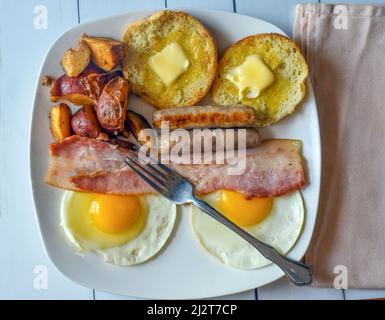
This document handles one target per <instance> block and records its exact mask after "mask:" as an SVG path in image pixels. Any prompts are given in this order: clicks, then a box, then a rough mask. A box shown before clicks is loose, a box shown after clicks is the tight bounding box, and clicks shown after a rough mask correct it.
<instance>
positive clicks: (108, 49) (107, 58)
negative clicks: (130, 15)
mask: <svg viewBox="0 0 385 320" xmlns="http://www.w3.org/2000/svg"><path fill="white" fill-rule="evenodd" d="M80 40H83V41H85V42H86V43H87V44H88V46H89V48H90V49H91V58H92V61H93V62H94V64H95V65H97V66H98V67H99V68H102V69H103V70H105V71H111V70H113V69H115V68H116V67H117V66H118V65H119V64H120V62H121V60H122V59H123V56H124V44H123V43H122V42H120V41H117V40H114V39H111V38H104V37H91V36H88V35H86V34H83V35H82V36H81V37H80Z"/></svg>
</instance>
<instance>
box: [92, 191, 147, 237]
mask: <svg viewBox="0 0 385 320" xmlns="http://www.w3.org/2000/svg"><path fill="white" fill-rule="evenodd" d="M89 213H90V215H91V221H92V222H93V224H94V225H95V226H96V227H97V228H98V229H99V230H100V231H103V232H105V233H109V234H119V233H122V232H124V231H126V230H127V229H129V228H130V227H131V226H132V225H133V224H134V223H135V221H136V220H137V219H138V217H139V215H140V203H139V200H138V198H137V197H135V196H116V195H101V196H99V197H96V198H95V199H94V200H93V201H92V202H91V205H90V209H89Z"/></svg>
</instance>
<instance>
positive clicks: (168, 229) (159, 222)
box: [61, 191, 176, 266]
mask: <svg viewBox="0 0 385 320" xmlns="http://www.w3.org/2000/svg"><path fill="white" fill-rule="evenodd" d="M71 194H72V191H67V192H66V193H65V195H64V197H63V200H62V205H61V225H62V227H63V230H64V233H65V235H66V237H67V239H68V240H69V241H70V242H71V243H72V244H73V245H74V246H75V247H76V248H77V250H78V252H80V253H82V252H88V251H90V252H97V253H99V254H100V255H102V256H103V257H104V260H105V261H106V262H108V263H111V264H114V265H118V266H129V265H134V264H139V263H142V262H145V261H147V260H149V259H150V258H152V257H153V256H155V255H156V254H157V253H158V252H159V251H160V250H161V248H162V247H163V246H164V245H165V244H166V242H167V240H168V238H169V237H170V236H171V233H172V230H173V227H174V224H175V220H176V205H175V204H174V203H173V202H171V201H169V200H167V199H166V198H164V197H162V196H160V195H145V196H143V197H144V199H145V201H146V204H147V219H146V224H145V226H144V227H143V229H142V230H141V231H140V233H139V234H138V235H137V236H136V237H135V238H133V239H131V240H130V241H128V242H127V243H125V244H123V245H120V246H116V247H112V248H104V249H100V248H97V249H95V244H92V243H88V242H86V241H82V240H80V239H77V237H76V236H75V235H74V233H73V231H72V230H71V228H70V226H69V224H68V223H67V218H66V217H67V215H66V212H67V211H66V210H67V204H68V201H69V199H70V197H71Z"/></svg>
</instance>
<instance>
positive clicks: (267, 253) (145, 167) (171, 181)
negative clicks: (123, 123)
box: [124, 150, 312, 286]
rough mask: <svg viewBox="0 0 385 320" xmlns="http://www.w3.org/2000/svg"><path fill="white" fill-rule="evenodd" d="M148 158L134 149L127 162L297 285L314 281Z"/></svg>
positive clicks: (302, 266)
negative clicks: (226, 230)
mask: <svg viewBox="0 0 385 320" xmlns="http://www.w3.org/2000/svg"><path fill="white" fill-rule="evenodd" d="M136 151H138V150H136ZM139 152H140V151H139ZM147 159H149V157H147ZM149 160H150V161H151V163H150V162H148V163H142V162H143V161H141V160H140V159H139V157H138V154H137V153H136V152H135V151H133V150H130V156H127V157H126V158H125V160H124V162H125V163H126V164H127V165H128V166H129V167H130V168H131V169H132V170H134V171H135V172H136V173H137V174H138V175H139V176H141V177H142V178H143V179H144V181H146V182H147V183H148V184H149V185H150V186H151V187H152V188H154V190H156V191H157V192H159V193H160V194H161V195H163V196H164V197H166V198H167V199H169V200H171V201H173V202H175V203H177V204H188V203H193V204H194V205H196V206H197V207H199V208H200V209H202V210H203V211H204V212H206V213H207V214H208V215H210V216H211V217H212V218H214V219H216V220H217V221H219V222H220V223H222V224H224V225H225V226H226V227H228V228H229V229H231V230H232V231H234V232H235V233H237V234H238V235H239V236H241V237H242V238H243V239H245V240H246V241H247V242H248V243H250V244H251V245H252V246H253V247H254V248H256V249H257V250H258V251H259V252H260V253H261V254H262V255H263V256H264V257H265V258H266V259H268V260H270V261H271V262H273V263H275V264H276V265H277V266H278V267H279V268H281V269H282V271H283V272H284V273H285V274H286V275H287V277H288V278H289V279H290V280H291V281H292V282H293V283H294V284H295V285H297V286H304V285H308V284H310V283H311V282H312V274H311V269H310V267H308V266H307V265H305V264H303V263H301V262H299V261H296V260H293V259H290V258H287V257H285V256H283V255H281V254H280V253H279V252H278V251H277V250H276V249H274V248H273V247H271V246H269V245H267V244H265V243H263V242H262V241H260V240H258V239H256V238H254V237H253V236H251V235H250V234H249V233H247V232H246V231H245V230H243V229H242V228H240V227H238V226H237V225H235V224H234V223H232V222H231V221H230V220H229V219H227V218H226V217H225V216H223V215H222V214H221V213H219V212H218V211H217V210H216V209H214V208H213V207H212V206H210V205H209V204H208V203H206V202H205V201H203V200H201V199H199V198H197V197H196V196H195V195H194V193H193V187H192V184H191V183H190V182H189V181H188V180H186V179H185V178H183V177H182V176H180V175H179V174H178V173H177V172H175V171H174V170H172V169H170V168H169V167H167V166H165V165H164V164H162V163H160V162H157V161H155V160H153V159H149Z"/></svg>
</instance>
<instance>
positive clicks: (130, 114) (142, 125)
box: [127, 110, 151, 142]
mask: <svg viewBox="0 0 385 320" xmlns="http://www.w3.org/2000/svg"><path fill="white" fill-rule="evenodd" d="M127 125H128V129H129V130H130V132H131V133H132V134H133V136H134V137H135V139H136V140H137V141H138V142H140V141H139V139H138V138H139V133H140V132H141V131H142V130H144V129H151V126H150V124H149V123H148V121H147V120H146V119H145V118H144V117H143V116H142V115H141V114H139V113H136V112H134V111H132V110H127Z"/></svg>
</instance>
